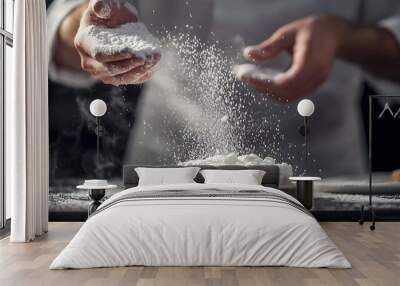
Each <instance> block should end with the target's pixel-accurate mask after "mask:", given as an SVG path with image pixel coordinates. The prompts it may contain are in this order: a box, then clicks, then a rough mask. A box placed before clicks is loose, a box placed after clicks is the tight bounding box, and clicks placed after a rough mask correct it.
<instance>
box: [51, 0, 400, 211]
mask: <svg viewBox="0 0 400 286" xmlns="http://www.w3.org/2000/svg"><path fill="white" fill-rule="evenodd" d="M166 2H168V4H167V3H166ZM200 2H201V3H200ZM200 2H197V1H179V0H174V1H156V0H154V1H149V0H147V1H132V2H130V1H128V2H126V1H114V2H113V3H116V4H115V5H117V4H118V5H123V6H118V7H119V8H118V9H120V10H118V11H119V13H120V14H119V15H117V16H115V15H111V17H115V19H114V20H112V21H115V22H113V23H111V24H110V23H108V24H105V23H106V22H107V21H106V20H105V19H108V18H107V17H109V16H110V15H109V14H108V13H111V12H110V11H108V10H107V9H99V11H98V12H99V13H98V14H96V15H97V16H96V17H97V18H96V19H93V15H92V14H90V13H89V12H88V11H89V10H90V9H92V8H93V7H90V5H89V6H88V3H87V2H86V1H81V2H79V1H69V0H54V1H50V0H48V1H47V7H48V25H49V47H50V61H49V106H50V131H49V132H50V160H51V161H50V211H51V212H86V210H87V207H88V204H89V199H88V195H87V192H86V191H85V190H77V189H76V186H77V185H79V184H81V183H82V182H83V180H85V179H94V178H102V179H107V180H108V181H109V182H111V183H115V184H117V185H120V184H121V175H122V174H121V170H122V166H123V165H124V164H137V165H156V166H157V165H176V164H200V163H221V164H256V165H257V164H280V165H281V166H284V167H285V166H286V167H287V168H289V169H290V168H291V169H292V170H293V173H294V174H295V175H301V174H304V173H305V172H306V173H307V174H310V175H314V176H322V177H324V178H331V180H329V179H328V180H323V181H322V182H321V183H320V185H319V187H318V188H317V190H316V191H317V193H316V195H315V208H316V209H320V210H349V209H357V208H358V207H359V203H360V201H362V200H363V199H364V197H363V194H359V193H357V194H351V193H350V194H349V193H346V192H345V191H343V192H342V193H341V191H342V190H341V189H340V188H338V187H337V184H334V186H335V187H333V189H332V187H331V186H332V184H331V182H343V179H340V178H342V176H343V175H346V176H347V180H348V181H346V182H354V181H356V182H357V183H358V182H361V181H360V179H359V176H360V175H361V176H362V174H365V172H366V170H367V169H366V168H367V164H366V162H367V160H366V159H367V158H366V140H365V137H364V136H365V134H364V131H363V127H362V117H361V111H360V107H358V106H356V105H355V100H354V99H353V98H352V96H358V95H357V91H358V90H359V87H360V84H361V79H360V74H359V71H358V69H356V68H354V67H352V66H350V65H348V64H345V63H338V64H337V65H335V66H334V68H333V70H332V73H331V77H330V78H329V81H328V82H327V83H326V84H325V85H323V86H322V87H321V88H320V89H318V90H317V91H316V92H315V93H313V94H312V95H311V96H310V99H312V101H313V102H314V104H315V107H316V108H315V112H314V114H313V115H312V117H311V118H310V133H309V135H310V141H309V144H310V149H309V159H308V163H307V165H305V162H304V147H305V146H304V137H303V135H302V134H301V133H302V132H300V131H301V127H302V126H303V118H302V117H301V116H300V115H299V114H298V112H297V103H298V101H295V102H289V101H287V100H286V99H284V98H280V97H279V96H276V95H274V94H269V95H265V93H259V92H257V91H256V90H255V89H253V88H251V87H249V85H247V84H246V83H245V82H243V81H242V80H240V79H241V78H243V77H245V76H246V75H248V74H250V73H251V74H252V75H254V76H256V77H257V76H258V79H259V80H266V81H268V80H270V79H271V78H273V77H274V76H276V75H277V74H280V73H281V72H282V71H284V70H286V69H287V67H288V65H289V64H290V55H288V54H285V53H282V54H281V55H280V56H279V57H277V58H276V59H275V60H274V61H272V62H271V63H270V64H268V68H266V67H263V68H260V67H258V66H255V65H253V64H251V62H249V61H248V60H246V59H245V58H244V57H243V49H244V48H245V47H246V46H247V45H254V44H256V43H258V42H260V41H262V40H263V39H264V38H265V37H267V36H269V35H271V34H272V33H273V32H274V31H275V30H276V29H277V28H279V27H280V26H281V25H283V24H285V23H287V22H290V21H291V19H292V18H293V15H294V14H296V18H297V17H304V16H306V15H308V14H315V13H318V12H320V11H319V10H320V7H318V5H313V4H310V3H308V2H307V1H299V2H307V3H302V4H301V5H302V9H298V5H300V4H299V3H293V4H288V7H283V8H284V9H286V10H285V11H292V12H290V13H289V12H287V13H283V10H282V11H281V12H277V11H275V12H274V13H276V14H279V15H282V17H279V18H277V17H274V15H273V14H271V13H273V12H271V9H270V8H271V7H270V5H271V3H269V2H268V1H261V0H260V1H252V2H254V3H253V4H248V3H246V1H240V0H237V1H228V0H221V1H212V0H206V1H200ZM293 2H295V1H293ZM311 2H312V1H311ZM121 3H124V4H121ZM133 5H134V6H135V7H136V8H134V6H133ZM103 8H104V7H103ZM283 8H282V9H283ZM136 10H138V11H137V12H138V15H139V20H140V22H136V21H137V19H136ZM237 11H243V13H248V15H256V16H255V18H254V19H253V20H254V22H255V23H258V24H259V26H257V27H252V28H251V30H249V23H248V22H247V20H245V19H241V18H240V17H237V18H235V17H233V16H232V15H236V14H237ZM256 11H265V13H264V14H263V13H261V14H260V13H256ZM325 12H326V11H325ZM102 13H103V14H102ZM293 13H294V14H293ZM286 14H287V16H284V15H286ZM297 14H298V15H297ZM244 18H246V17H244ZM247 18H248V17H247ZM112 21H111V22H112ZM95 99H101V100H103V101H104V102H105V103H106V105H107V112H106V113H105V114H104V116H102V117H101V118H100V124H101V128H102V132H101V133H102V134H101V135H102V136H101V140H100V150H99V159H98V160H97V152H96V148H97V136H96V132H97V131H96V128H97V121H96V117H95V116H93V114H92V113H91V112H90V108H89V106H90V103H91V102H92V101H93V100H95ZM385 109H387V110H389V112H390V113H391V114H393V111H391V110H390V108H389V107H386V105H385ZM396 110H397V109H396ZM383 112H384V111H382V113H383ZM397 113H398V112H396V114H397ZM395 117H396V116H395ZM350 135H351V136H350ZM338 138H341V139H340V140H338ZM349 150H350V152H349ZM397 167H400V166H397ZM386 171H388V170H386ZM337 178H339V179H337ZM324 182H327V183H326V184H325V185H324ZM360 184H361V183H360ZM115 191H118V190H114V191H110V192H107V196H109V195H111V194H113V192H115ZM343 193H346V194H343ZM382 201H384V203H392V202H393V201H392V200H389V199H387V198H382Z"/></svg>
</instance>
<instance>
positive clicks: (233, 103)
mask: <svg viewBox="0 0 400 286" xmlns="http://www.w3.org/2000/svg"><path fill="white" fill-rule="evenodd" d="M159 37H160V39H161V40H160V41H161V50H162V55H163V56H162V59H161V62H160V63H159V64H158V71H157V72H156V73H155V77H157V76H158V77H163V76H164V77H165V78H167V79H163V81H162V84H161V85H162V86H163V87H165V89H164V91H163V92H164V94H163V92H161V93H160V94H159V96H160V97H163V96H164V97H165V96H166V93H168V96H171V94H173V95H174V96H173V98H174V99H173V100H170V102H169V103H168V105H169V106H170V107H171V106H172V108H170V111H169V112H167V113H164V114H163V115H162V116H163V123H161V124H163V127H162V128H157V129H158V131H157V132H161V133H162V134H159V135H158V136H161V137H163V140H162V141H163V142H164V145H163V146H164V149H165V150H167V151H168V153H170V154H171V153H172V154H173V155H172V158H173V159H172V161H173V162H170V163H179V162H185V161H189V160H199V159H205V158H209V157H212V156H214V155H216V154H217V155H218V154H219V155H226V154H235V156H236V157H237V156H239V155H244V154H251V153H254V156H260V157H262V158H265V157H266V158H265V162H268V163H270V162H272V161H274V162H275V160H276V161H278V162H290V161H291V157H292V155H291V152H290V151H289V152H287V151H286V152H285V153H284V154H282V152H281V148H280V146H281V145H282V144H283V142H284V141H285V136H284V135H283V134H282V133H281V120H280V119H281V118H282V117H284V116H285V114H286V113H287V111H288V107H287V106H285V105H282V104H280V103H277V102H275V101H274V100H271V99H270V98H268V97H266V96H262V95H259V94H255V93H253V92H252V91H250V90H249V89H248V87H247V86H246V85H245V84H244V83H242V82H240V81H238V80H236V78H235V74H234V73H233V72H232V67H233V66H234V65H235V63H237V62H238V59H236V58H232V57H229V56H227V54H226V52H225V51H224V49H221V48H220V47H219V46H218V43H209V42H208V43H205V42H202V41H200V40H199V38H197V37H196V36H191V35H189V34H187V33H182V32H179V33H178V32H176V33H169V32H163V33H162V35H160V36H159ZM172 101H173V102H172ZM193 106H195V108H189V107H193ZM186 107H187V108H186ZM176 121H180V122H181V124H180V126H181V127H180V128H179V130H173V129H171V127H170V126H171V125H173V124H171V122H176ZM139 124H140V123H139ZM143 125H144V126H143V130H144V131H143V132H144V133H147V132H149V133H151V128H152V126H151V125H149V124H146V122H143ZM160 130H161V131H160ZM293 154H295V152H293ZM272 158H274V159H272ZM261 160H264V159H261ZM161 161H162V160H161Z"/></svg>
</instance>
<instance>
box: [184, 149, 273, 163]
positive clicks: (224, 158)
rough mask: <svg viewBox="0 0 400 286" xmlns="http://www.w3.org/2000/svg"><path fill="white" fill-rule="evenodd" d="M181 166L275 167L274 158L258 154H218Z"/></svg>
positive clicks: (190, 161)
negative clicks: (262, 156)
mask: <svg viewBox="0 0 400 286" xmlns="http://www.w3.org/2000/svg"><path fill="white" fill-rule="evenodd" d="M179 164H180V165H183V166H191V165H216V166H218V165H239V166H256V165H275V164H276V161H275V159H274V158H271V157H265V158H261V157H259V156H258V155H256V154H253V153H250V154H247V155H241V156H239V155H238V154H236V153H233V152H232V153H229V154H226V155H222V154H217V155H214V156H211V157H208V158H205V159H195V160H189V161H186V162H180V163H179Z"/></svg>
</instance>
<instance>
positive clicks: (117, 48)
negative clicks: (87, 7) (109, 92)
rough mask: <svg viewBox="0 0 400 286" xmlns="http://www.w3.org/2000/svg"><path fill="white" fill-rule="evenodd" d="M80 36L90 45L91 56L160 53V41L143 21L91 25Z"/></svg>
mask: <svg viewBox="0 0 400 286" xmlns="http://www.w3.org/2000/svg"><path fill="white" fill-rule="evenodd" d="M79 33H80V35H78V36H79V37H82V38H83V39H84V41H85V42H86V43H87V44H88V45H90V50H91V53H92V54H91V56H92V57H93V58H96V56H97V55H99V54H105V55H116V54H119V53H122V52H128V53H130V54H133V55H135V56H136V57H138V58H143V59H144V58H146V57H147V56H150V55H153V54H160V43H159V41H158V40H157V39H156V38H155V37H153V35H152V34H150V32H149V31H148V30H147V28H146V26H145V25H144V24H143V23H141V22H136V23H127V24H123V25H121V26H119V27H116V28H106V27H104V26H96V25H89V26H88V27H86V28H85V29H83V30H81V31H79Z"/></svg>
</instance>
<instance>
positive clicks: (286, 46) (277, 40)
mask: <svg viewBox="0 0 400 286" xmlns="http://www.w3.org/2000/svg"><path fill="white" fill-rule="evenodd" d="M293 45H294V33H292V32H290V31H284V32H283V31H279V30H278V31H277V32H275V33H274V34H273V35H272V36H271V37H270V38H269V39H267V40H266V41H264V42H262V43H261V44H258V45H256V46H249V47H246V48H245V49H244V50H243V56H244V58H246V59H248V60H252V61H256V62H262V61H266V60H269V59H272V58H274V57H276V56H278V55H279V54H280V53H281V52H282V51H285V50H290V49H291V48H292V47H293Z"/></svg>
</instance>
